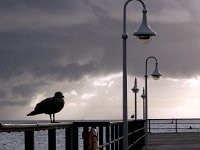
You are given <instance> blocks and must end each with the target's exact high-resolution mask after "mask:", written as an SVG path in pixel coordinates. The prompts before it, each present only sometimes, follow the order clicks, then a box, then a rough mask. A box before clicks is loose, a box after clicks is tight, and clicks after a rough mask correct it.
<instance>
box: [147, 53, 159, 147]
mask: <svg viewBox="0 0 200 150" xmlns="http://www.w3.org/2000/svg"><path fill="white" fill-rule="evenodd" d="M149 59H154V60H155V61H156V63H155V70H154V72H153V73H152V74H151V76H152V77H153V78H154V79H155V80H158V79H160V76H162V74H161V73H160V72H159V71H158V61H157V58H156V57H154V56H150V57H148V58H147V59H146V66H145V75H144V76H145V120H146V124H145V130H146V132H145V143H146V146H148V137H147V133H148V88H147V78H148V74H147V65H148V60H149Z"/></svg>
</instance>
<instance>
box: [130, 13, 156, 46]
mask: <svg viewBox="0 0 200 150" xmlns="http://www.w3.org/2000/svg"><path fill="white" fill-rule="evenodd" d="M142 12H143V19H142V24H141V25H140V27H139V29H138V30H137V31H136V32H134V34H133V35H134V36H136V37H137V39H138V41H140V42H141V43H143V44H146V43H148V42H150V41H151V39H152V37H153V36H156V32H155V31H153V30H152V29H151V28H150V26H149V25H148V23H147V16H146V13H147V10H146V9H143V11H142Z"/></svg>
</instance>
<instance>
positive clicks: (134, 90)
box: [131, 78, 139, 93]
mask: <svg viewBox="0 0 200 150" xmlns="http://www.w3.org/2000/svg"><path fill="white" fill-rule="evenodd" d="M134 83H135V84H134V87H133V88H132V89H131V90H132V91H133V93H138V92H139V89H138V87H137V78H135V82H134Z"/></svg>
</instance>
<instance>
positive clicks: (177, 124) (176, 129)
mask: <svg viewBox="0 0 200 150" xmlns="http://www.w3.org/2000/svg"><path fill="white" fill-rule="evenodd" d="M177 122H178V120H177V119H176V133H177V132H178V123H177Z"/></svg>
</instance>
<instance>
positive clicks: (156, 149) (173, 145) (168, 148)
mask: <svg viewBox="0 0 200 150" xmlns="http://www.w3.org/2000/svg"><path fill="white" fill-rule="evenodd" d="M145 149H148V150H192V149H200V133H159V134H158V133H151V134H148V147H147V148H146V147H143V150H145Z"/></svg>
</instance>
